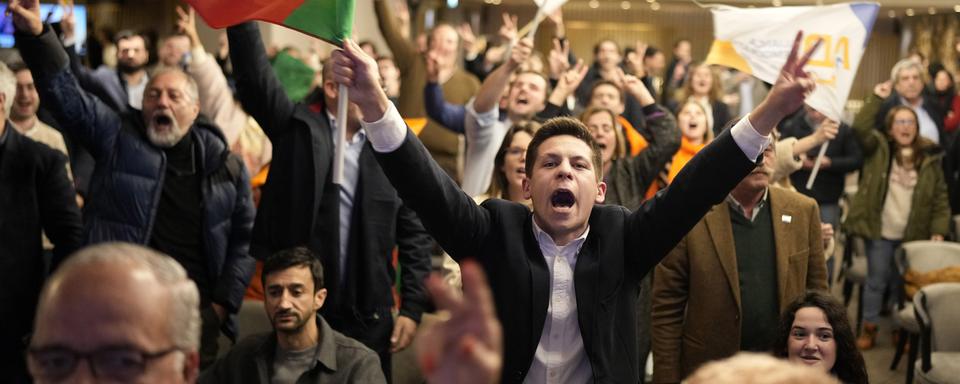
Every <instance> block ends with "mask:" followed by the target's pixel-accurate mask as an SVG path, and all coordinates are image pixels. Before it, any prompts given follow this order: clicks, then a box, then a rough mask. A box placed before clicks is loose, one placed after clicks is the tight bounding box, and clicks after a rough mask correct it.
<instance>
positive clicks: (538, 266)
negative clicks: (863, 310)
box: [377, 132, 755, 383]
mask: <svg viewBox="0 0 960 384" xmlns="http://www.w3.org/2000/svg"><path fill="white" fill-rule="evenodd" d="M377 158H378V160H380V166H381V167H383V169H384V171H385V172H386V174H387V177H389V178H390V181H391V182H393V185H394V187H396V188H397V191H399V193H400V196H401V197H402V198H403V199H404V201H406V202H407V203H408V204H409V205H410V206H411V207H412V208H413V209H414V210H415V211H416V212H417V213H418V214H419V216H420V218H421V219H422V220H423V222H424V225H425V226H426V227H427V229H428V230H429V231H430V233H431V234H433V235H434V237H435V238H436V239H437V241H438V242H439V243H440V245H441V246H443V248H444V249H445V250H446V251H447V252H448V253H449V254H450V255H451V256H452V257H453V258H454V259H456V260H463V259H465V258H469V257H473V258H476V259H477V260H478V262H479V263H480V264H481V265H482V266H483V268H484V270H485V271H486V273H487V275H488V278H489V281H490V285H491V288H492V290H493V296H494V301H495V303H496V309H497V316H498V317H499V319H500V322H501V324H502V325H503V341H504V348H503V350H504V366H503V377H502V382H504V383H518V382H521V381H523V378H524V377H525V376H526V374H527V370H528V369H529V367H530V364H531V362H532V361H533V357H534V353H535V351H536V348H537V344H538V343H539V340H540V334H541V331H542V329H543V324H544V320H545V318H546V314H547V305H548V301H549V297H550V273H549V270H548V268H547V265H546V262H545V261H544V258H543V255H542V254H541V252H540V247H539V245H538V243H537V240H536V238H535V236H534V233H533V228H532V213H531V212H530V210H529V209H528V208H527V207H526V206H524V205H522V204H519V203H513V202H508V201H504V200H499V199H489V200H487V201H485V202H484V203H483V204H481V205H480V206H477V205H476V204H475V203H474V201H473V199H471V198H470V196H467V195H466V194H465V193H464V192H463V191H461V190H460V188H459V187H458V186H457V185H456V184H455V183H454V182H453V180H451V179H450V178H449V177H448V176H447V175H446V174H444V172H443V171H442V170H441V169H440V167H439V166H437V165H436V163H434V162H433V161H432V160H431V159H430V157H429V154H428V153H427V151H426V149H425V148H424V147H423V145H422V144H421V143H420V142H419V141H418V140H417V139H416V137H415V136H414V135H413V133H409V132H408V134H407V137H406V139H405V141H404V143H403V144H402V145H401V146H400V147H399V148H398V149H397V150H395V151H393V152H390V153H378V154H377ZM708 159H710V160H709V161H708ZM754 167H755V163H753V162H751V161H749V160H748V159H747V158H746V156H744V155H743V152H742V151H741V150H740V148H739V147H738V146H737V144H736V143H735V142H734V140H733V138H732V136H730V134H729V133H725V134H724V135H721V136H720V137H719V138H717V140H715V141H714V142H713V143H712V144H710V145H709V146H707V147H706V148H704V149H703V151H701V152H700V154H699V155H697V156H696V157H695V158H694V159H693V160H691V162H690V163H689V164H688V165H687V167H685V168H684V171H683V172H681V173H680V175H679V176H678V177H677V180H678V181H674V183H673V184H672V185H671V186H670V188H669V189H667V190H666V192H665V193H661V194H660V195H658V196H657V197H656V198H654V199H652V200H649V201H647V202H646V203H644V204H643V205H641V206H640V208H639V209H638V210H637V211H636V212H633V213H631V212H630V211H629V210H627V209H626V208H623V207H620V206H608V205H597V206H595V207H594V208H593V211H592V212H591V215H590V219H589V223H590V228H591V230H590V235H589V236H588V237H587V239H586V241H585V242H584V244H583V246H582V248H581V250H580V254H579V256H578V260H577V264H576V266H575V269H574V281H575V284H576V287H577V289H576V296H577V297H576V299H577V306H578V307H577V314H578V317H579V323H580V332H581V334H582V337H583V344H584V349H585V352H586V355H587V357H588V358H589V360H590V364H591V366H592V368H593V377H594V380H595V381H597V382H621V383H626V382H630V383H636V382H637V381H638V380H639V372H640V368H639V367H638V366H637V365H638V364H637V361H638V356H637V342H636V340H637V336H636V300H637V290H638V289H639V282H640V280H641V278H643V276H644V275H645V274H646V273H647V271H649V270H650V269H651V268H653V266H654V265H656V263H657V262H659V261H660V259H661V258H662V257H664V256H665V255H666V254H667V252H668V251H669V250H670V249H672V248H673V246H674V245H675V244H676V243H677V241H679V240H680V238H681V237H683V235H684V234H686V233H687V231H688V230H689V229H690V228H691V227H693V225H694V224H696V222H697V221H698V220H700V217H702V216H703V214H704V213H706V212H707V210H708V209H710V207H711V206H713V205H714V204H716V203H719V202H720V201H722V199H723V198H724V197H725V196H726V195H727V193H728V192H729V191H730V190H731V189H732V188H733V187H734V186H735V185H736V184H737V183H738V182H739V181H740V179H742V178H743V177H744V175H746V174H747V173H748V172H749V171H751V170H752V169H754Z"/></svg>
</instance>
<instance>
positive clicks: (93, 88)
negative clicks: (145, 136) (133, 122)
mask: <svg viewBox="0 0 960 384" xmlns="http://www.w3.org/2000/svg"><path fill="white" fill-rule="evenodd" d="M75 24H76V21H75V18H74V13H73V4H72V3H70V4H63V18H62V19H61V21H60V25H61V29H62V30H63V47H64V49H65V50H66V52H67V57H68V58H69V59H70V71H72V72H73V76H75V77H76V78H77V83H79V84H80V87H82V88H83V89H84V90H86V91H87V92H90V93H91V94H93V95H94V96H96V97H98V98H100V100H101V101H103V102H104V103H105V104H107V106H109V107H110V108H111V109H113V110H114V111H117V112H123V111H126V110H127V100H122V101H120V103H119V104H118V103H117V101H118V100H117V99H116V98H114V97H111V95H110V92H109V91H108V90H107V88H106V87H105V86H104V84H103V81H102V80H101V79H99V78H97V76H95V75H94V71H93V70H91V69H90V68H87V67H86V66H85V65H83V63H82V62H81V61H80V56H78V55H77V49H76V37H75V36H74V33H75V31H74V26H75Z"/></svg>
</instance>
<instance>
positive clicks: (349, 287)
mask: <svg viewBox="0 0 960 384" xmlns="http://www.w3.org/2000/svg"><path fill="white" fill-rule="evenodd" d="M227 35H228V37H229V39H230V44H231V47H233V48H231V49H230V57H231V59H232V61H233V63H234V66H233V69H234V75H235V77H236V80H237V91H238V96H239V99H240V102H241V104H242V105H243V108H244V109H245V110H246V111H247V112H248V113H250V115H251V116H253V117H254V118H255V119H256V120H257V122H258V123H260V126H261V127H262V128H263V131H264V133H266V134H267V136H268V137H269V138H270V141H271V142H272V143H273V161H272V163H271V166H270V174H269V175H268V176H267V183H266V184H265V185H264V186H263V192H262V195H261V200H260V207H259V210H258V211H257V218H256V221H255V222H254V228H253V244H252V245H251V249H252V253H253V255H254V257H257V258H259V259H263V258H265V257H267V256H269V255H271V254H273V253H275V252H277V251H280V250H283V249H287V248H290V247H294V246H298V245H306V246H308V247H310V248H311V249H313V250H314V251H316V252H318V253H319V255H320V257H321V258H322V260H323V262H324V267H325V269H324V271H325V272H324V275H325V282H326V285H327V287H328V288H329V290H330V296H329V298H328V299H327V300H328V302H327V304H326V305H324V310H325V313H331V312H337V313H340V314H341V315H343V316H346V315H350V316H353V315H358V316H361V317H363V318H371V317H382V316H381V315H380V313H381V312H382V310H383V309H384V308H386V309H388V310H389V308H391V307H392V306H393V294H392V292H391V287H392V286H393V280H394V273H393V267H392V265H391V261H392V251H393V248H394V246H396V247H398V248H399V260H400V264H401V266H402V268H401V281H402V290H401V291H400V297H401V299H402V303H401V306H400V314H401V315H403V316H407V317H410V318H412V319H414V320H416V321H419V320H420V314H421V313H422V312H423V310H424V308H425V307H426V305H427V302H428V299H427V296H426V291H425V290H424V288H423V280H424V279H425V278H426V277H427V274H428V273H429V270H430V250H431V247H432V241H431V240H430V238H429V236H428V235H427V234H426V231H425V230H424V229H423V225H422V224H420V220H419V219H417V217H416V215H415V214H414V213H413V211H411V210H409V209H408V208H406V207H404V206H403V202H402V201H401V200H400V198H399V197H397V192H396V191H395V190H394V189H393V188H392V187H391V186H390V183H389V181H388V180H387V179H386V176H384V174H383V171H382V170H381V169H380V166H379V165H378V164H377V162H376V159H374V157H373V155H372V148H370V145H369V144H367V145H366V147H365V148H364V150H363V152H362V153H361V155H360V177H359V180H358V182H357V183H358V185H357V196H356V198H355V201H354V213H353V217H354V225H351V235H350V236H351V237H352V238H353V239H354V240H355V241H352V242H353V243H354V244H356V246H357V247H359V248H358V249H354V251H352V252H351V253H350V254H351V255H355V256H356V257H352V258H351V260H350V262H349V269H348V271H347V275H346V276H347V278H346V280H347V281H346V285H345V286H344V287H345V288H346V289H344V290H338V289H336V287H338V285H339V280H340V278H339V274H338V271H339V270H340V269H339V268H340V266H339V265H338V264H339V261H338V255H339V249H338V246H337V244H338V242H339V222H340V217H339V214H338V212H339V198H340V191H339V187H338V186H337V185H335V184H333V183H332V182H331V171H332V164H333V148H334V147H333V146H334V144H333V135H332V133H331V132H332V131H331V127H330V122H329V121H328V120H327V116H326V112H325V107H324V105H323V104H322V102H317V103H296V104H295V103H293V102H291V101H290V99H289V98H287V95H286V93H285V92H284V90H283V89H282V88H281V86H280V83H279V82H278V81H277V78H276V75H275V74H274V72H273V68H272V67H271V66H270V63H269V61H268V60H267V55H266V51H265V49H264V47H263V42H262V41H261V39H260V33H259V31H258V30H257V26H256V24H253V23H245V24H241V25H237V26H233V27H230V28H229V29H228V30H227ZM373 314H377V315H376V316H373ZM349 336H353V335H349Z"/></svg>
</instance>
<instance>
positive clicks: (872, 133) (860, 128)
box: [852, 81, 892, 157]
mask: <svg viewBox="0 0 960 384" xmlns="http://www.w3.org/2000/svg"><path fill="white" fill-rule="evenodd" d="M891 87H892V85H891V84H890V81H886V82H883V83H880V84H877V85H876V86H875V87H873V94H871V95H869V96H867V98H866V99H865V100H864V101H863V107H862V108H860V112H859V113H857V117H856V118H854V119H853V127H852V128H853V134H854V136H855V137H856V138H857V142H858V143H859V144H860V149H861V150H863V156H864V157H868V156H871V155H873V152H874V151H876V150H877V148H878V147H879V146H880V144H881V138H880V136H881V135H880V134H879V132H881V131H878V130H877V129H876V127H877V111H879V110H880V105H881V104H882V103H883V100H884V99H886V98H887V97H888V96H890V92H891Z"/></svg>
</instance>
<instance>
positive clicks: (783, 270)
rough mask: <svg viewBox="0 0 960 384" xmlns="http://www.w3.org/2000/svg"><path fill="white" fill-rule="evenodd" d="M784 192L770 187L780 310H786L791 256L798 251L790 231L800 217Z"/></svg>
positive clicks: (794, 238) (794, 237)
mask: <svg viewBox="0 0 960 384" xmlns="http://www.w3.org/2000/svg"><path fill="white" fill-rule="evenodd" d="M784 192H785V191H783V190H780V189H779V188H775V187H770V201H768V203H769V204H770V216H771V217H770V220H771V221H773V238H774V242H773V243H774V246H775V247H776V252H777V255H776V257H777V294H778V295H777V298H778V299H779V300H780V308H781V309H782V308H784V306H785V305H786V304H788V303H787V280H789V277H790V276H789V273H790V260H789V257H790V255H792V254H793V252H794V251H795V250H796V249H797V247H796V236H794V235H792V234H791V231H790V229H791V228H795V227H796V226H797V225H798V224H797V223H794V221H796V220H798V219H799V218H800V217H799V216H797V212H796V210H794V209H793V207H792V206H791V204H790V201H789V200H787V199H786V196H785V195H784Z"/></svg>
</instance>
